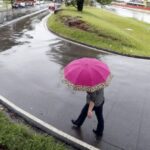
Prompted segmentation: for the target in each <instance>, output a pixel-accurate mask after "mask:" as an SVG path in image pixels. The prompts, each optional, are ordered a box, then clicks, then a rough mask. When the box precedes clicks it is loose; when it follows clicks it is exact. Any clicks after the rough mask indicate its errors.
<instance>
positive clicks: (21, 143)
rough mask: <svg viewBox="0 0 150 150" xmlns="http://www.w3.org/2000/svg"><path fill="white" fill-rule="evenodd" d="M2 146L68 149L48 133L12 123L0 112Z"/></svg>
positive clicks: (19, 149) (29, 149)
mask: <svg viewBox="0 0 150 150" xmlns="http://www.w3.org/2000/svg"><path fill="white" fill-rule="evenodd" d="M0 146H5V147H6V148H7V149H8V150H66V149H67V148H66V147H65V146H64V145H63V144H62V143H60V142H58V141H56V140H54V139H53V138H52V137H50V136H48V135H43V134H39V133H36V132H35V131H33V130H32V129H30V128H29V127H27V126H25V125H23V124H17V123H12V122H11V121H10V120H9V119H8V118H7V117H6V116H5V115H4V113H2V112H0Z"/></svg>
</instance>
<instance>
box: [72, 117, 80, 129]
mask: <svg viewBox="0 0 150 150" xmlns="http://www.w3.org/2000/svg"><path fill="white" fill-rule="evenodd" d="M71 122H72V124H73V125H74V126H75V127H77V128H80V125H78V124H77V123H76V121H75V120H73V119H72V120H71Z"/></svg>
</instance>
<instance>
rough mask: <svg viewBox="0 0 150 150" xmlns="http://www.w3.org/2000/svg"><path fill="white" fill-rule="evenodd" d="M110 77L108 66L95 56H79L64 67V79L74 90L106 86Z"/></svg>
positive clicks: (93, 89)
mask: <svg viewBox="0 0 150 150" xmlns="http://www.w3.org/2000/svg"><path fill="white" fill-rule="evenodd" d="M110 79H111V73H110V70H109V68H108V66H107V65H106V64H105V63H103V62H102V61H100V60H98V59H95V58H81V59H77V60H74V61H72V62H70V63H69V64H68V65H67V66H66V67H65V68H64V81H65V83H67V85H69V86H71V87H73V89H75V90H82V91H89V92H94V91H96V90H99V89H101V88H104V87H105V86H107V85H108V84H109V82H110Z"/></svg>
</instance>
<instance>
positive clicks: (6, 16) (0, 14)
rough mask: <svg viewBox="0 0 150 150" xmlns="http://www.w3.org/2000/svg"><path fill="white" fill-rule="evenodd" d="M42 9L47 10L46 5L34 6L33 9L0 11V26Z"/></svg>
mask: <svg viewBox="0 0 150 150" xmlns="http://www.w3.org/2000/svg"><path fill="white" fill-rule="evenodd" d="M44 8H48V3H45V4H40V5H36V6H33V7H26V8H18V9H8V10H4V11H0V25H1V24H4V23H6V22H8V21H11V20H13V19H16V18H18V17H21V16H24V15H26V14H30V13H33V12H35V11H38V10H41V9H44Z"/></svg>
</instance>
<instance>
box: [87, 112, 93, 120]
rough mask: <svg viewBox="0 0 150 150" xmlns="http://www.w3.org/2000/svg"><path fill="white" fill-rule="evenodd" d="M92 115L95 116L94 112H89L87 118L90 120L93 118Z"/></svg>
mask: <svg viewBox="0 0 150 150" xmlns="http://www.w3.org/2000/svg"><path fill="white" fill-rule="evenodd" d="M92 115H93V112H92V111H88V114H87V116H88V118H89V119H90V118H92Z"/></svg>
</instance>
